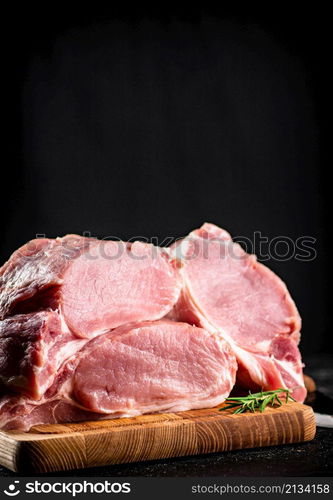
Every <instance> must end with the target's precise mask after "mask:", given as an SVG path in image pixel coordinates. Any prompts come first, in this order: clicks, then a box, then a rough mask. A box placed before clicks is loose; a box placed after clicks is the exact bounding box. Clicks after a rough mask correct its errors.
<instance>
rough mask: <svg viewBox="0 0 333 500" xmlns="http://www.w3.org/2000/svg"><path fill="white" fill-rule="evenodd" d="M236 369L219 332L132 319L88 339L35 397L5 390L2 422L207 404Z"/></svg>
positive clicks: (14, 424) (18, 425)
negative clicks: (129, 322) (13, 394)
mask: <svg viewBox="0 0 333 500" xmlns="http://www.w3.org/2000/svg"><path fill="white" fill-rule="evenodd" d="M236 369H237V362H236V359H235V356H234V354H233V352H232V350H231V349H230V346H229V344H228V343H227V342H225V341H224V340H223V339H222V338H221V336H220V335H217V334H215V333H210V332H207V331H205V330H204V329H202V328H197V327H194V326H191V325H189V324H186V323H177V322H173V321H168V320H162V321H154V322H150V321H148V322H139V323H132V324H130V325H125V326H122V327H119V328H117V329H115V330H113V331H112V332H109V333H105V334H104V335H101V336H99V337H97V338H94V339H92V340H90V341H89V342H88V343H86V344H85V346H84V347H83V348H82V349H81V350H80V351H79V352H78V353H76V355H74V356H72V357H71V358H70V359H69V360H67V362H66V363H65V364H64V365H63V367H62V368H61V369H60V370H59V372H58V374H57V376H56V379H55V381H54V383H53V385H52V386H51V387H50V388H49V389H48V391H47V392H46V393H45V394H44V396H43V397H42V399H41V400H40V401H33V400H32V399H30V398H27V397H25V396H5V397H3V398H2V399H1V400H0V427H2V428H4V429H22V430H27V429H29V428H30V427H31V426H32V425H36V424H42V423H56V422H69V421H80V420H88V419H90V420H95V419H106V418H112V417H122V416H135V415H141V414H143V413H151V412H161V411H163V412H165V411H166V412H171V411H182V410H188V409H195V408H205V407H212V406H215V405H217V404H219V403H222V402H223V401H224V399H225V398H226V397H227V396H228V395H229V392H230V390H231V389H232V387H233V385H234V382H235V374H236ZM87 374H89V376H87Z"/></svg>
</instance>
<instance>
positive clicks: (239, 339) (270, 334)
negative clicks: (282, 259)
mask: <svg viewBox="0 0 333 500" xmlns="http://www.w3.org/2000/svg"><path fill="white" fill-rule="evenodd" d="M172 251H173V254H174V256H175V258H176V259H177V260H178V261H179V262H180V263H181V266H182V268H181V274H182V278H183V289H182V291H181V294H180V297H179V300H178V302H177V304H176V305H175V307H174V309H173V311H172V313H171V315H170V317H172V318H173V319H176V320H178V321H186V322H188V323H191V324H195V325H197V326H201V327H203V328H206V329H207V330H209V331H219V332H220V334H221V335H222V336H223V337H224V338H225V339H226V340H228V342H230V344H231V346H232V348H233V350H234V352H235V354H236V356H237V360H238V364H239V372H238V383H241V384H242V385H243V386H244V387H246V388H256V389H264V390H270V389H277V388H279V387H287V388H290V389H293V394H294V397H295V398H297V399H298V400H299V401H303V400H304V398H305V396H306V390H305V388H304V382H303V376H302V361H301V356H300V353H299V350H298V347H297V344H298V342H299V338H300V328H301V319H300V316H299V313H298V311H297V308H296V305H295V303H294V301H293V300H292V298H291V296H290V294H289V292H288V290H287V287H286V285H285V284H284V283H283V281H282V280H281V279H280V278H279V277H278V276H277V275H276V274H274V273H273V272H272V271H271V270H270V269H268V268H267V267H266V266H264V265H263V264H261V263H259V262H257V260H256V257H255V256H254V255H249V254H247V253H246V252H245V251H244V250H243V249H242V248H241V246H240V245H238V244H236V243H233V241H232V239H231V236H230V235H229V233H227V232H226V231H224V230H223V229H221V228H219V227H217V226H215V225H213V224H207V223H206V224H204V225H203V226H202V227H201V228H200V229H197V230H195V231H192V232H191V233H190V234H189V235H188V236H187V237H186V238H184V239H183V240H180V241H178V242H177V243H176V244H175V245H174V246H173V248H172Z"/></svg>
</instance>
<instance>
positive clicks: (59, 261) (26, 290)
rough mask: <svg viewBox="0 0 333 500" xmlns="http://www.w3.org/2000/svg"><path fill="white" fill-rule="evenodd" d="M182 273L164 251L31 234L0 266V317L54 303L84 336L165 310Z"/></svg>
mask: <svg viewBox="0 0 333 500" xmlns="http://www.w3.org/2000/svg"><path fill="white" fill-rule="evenodd" d="M179 291H180V278H179V273H178V270H177V268H176V266H175V265H174V264H173V263H172V262H171V260H170V258H169V255H168V252H167V251H166V250H163V249H161V248H158V247H155V246H153V245H151V244H147V243H142V242H139V241H136V242H134V243H124V242H122V241H106V240H96V239H94V238H85V237H81V236H77V235H67V236H65V237H63V238H57V239H46V238H45V239H36V240H32V241H30V242H29V243H27V244H26V245H24V246H23V247H22V248H20V249H18V250H17V251H16V252H14V254H13V255H12V256H11V258H10V259H9V261H8V262H7V263H6V264H5V265H4V266H3V267H2V268H1V269H0V319H5V318H6V317H8V316H11V315H15V314H18V313H27V312H35V311H38V310H46V309H52V310H56V311H58V312H59V313H60V314H61V315H62V316H63V319H64V321H65V323H66V324H67V326H68V327H69V328H70V330H71V331H72V332H73V333H74V334H75V335H77V336H78V337H82V338H92V337H94V336H95V335H99V334H100V333H104V332H106V331H109V330H110V329H112V328H116V327H118V326H120V325H122V324H125V323H128V322H132V321H143V320H156V319H159V318H161V317H163V316H164V315H165V314H167V312H168V311H169V310H170V309H171V308H172V306H173V305H174V303H175V302H176V300H177V298H178V295H179Z"/></svg>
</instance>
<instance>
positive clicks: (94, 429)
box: [0, 402, 316, 473]
mask: <svg viewBox="0 0 333 500" xmlns="http://www.w3.org/2000/svg"><path fill="white" fill-rule="evenodd" d="M315 432H316V426H315V420H314V414H313V411H312V409H311V408H310V407H309V406H306V405H303V404H300V403H291V402H290V403H288V404H285V405H283V406H281V407H279V408H266V410H265V412H264V413H257V412H256V413H243V414H240V415H233V414H232V410H226V411H223V412H220V411H219V410H218V408H211V409H203V410H192V411H186V412H180V413H166V414H152V415H142V416H140V417H135V418H122V419H114V420H104V421H99V422H83V423H74V424H58V425H40V426H35V427H33V428H32V429H31V431H30V432H28V433H22V432H15V431H9V432H0V463H1V464H2V465H4V466H5V467H8V468H9V469H11V470H12V471H15V472H25V473H29V472H35V473H36V472H37V473H46V472H53V471H64V470H70V469H80V468H85V467H96V466H101V465H109V464H119V463H128V462H138V461H145V460H155V459H160V458H167V457H179V456H186V455H197V454H203V453H214V452H221V451H226V450H236V449H242V448H254V447H258V446H272V445H280V444H286V443H295V442H301V441H309V440H311V439H313V438H314V436H315Z"/></svg>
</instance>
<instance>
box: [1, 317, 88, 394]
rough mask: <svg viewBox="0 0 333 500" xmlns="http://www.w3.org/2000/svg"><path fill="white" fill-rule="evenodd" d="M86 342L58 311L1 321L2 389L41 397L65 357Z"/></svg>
mask: <svg viewBox="0 0 333 500" xmlns="http://www.w3.org/2000/svg"><path fill="white" fill-rule="evenodd" d="M86 342H87V340H84V339H78V338H77V337H75V336H74V335H73V334H72V333H71V332H70V331H69V330H68V328H67V327H66V325H65V324H64V322H63V321H62V319H61V316H59V314H57V313H56V312H54V311H42V312H38V313H31V314H18V315H16V316H13V317H12V318H7V319H5V320H3V321H0V389H1V390H2V391H4V390H5V391H7V392H8V390H10V391H16V392H19V393H23V394H26V395H27V396H29V397H31V398H32V399H40V398H41V397H42V396H43V394H44V393H45V391H46V390H47V389H48V388H49V387H50V386H51V385H52V383H53V381H54V378H55V376H56V374H57V371H58V369H59V367H60V366H61V365H62V363H63V362H64V360H66V359H67V358H69V357H70V356H72V355H73V354H74V353H75V352H76V351H78V350H79V349H81V347H82V346H83V345H84V344H85V343H86Z"/></svg>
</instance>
